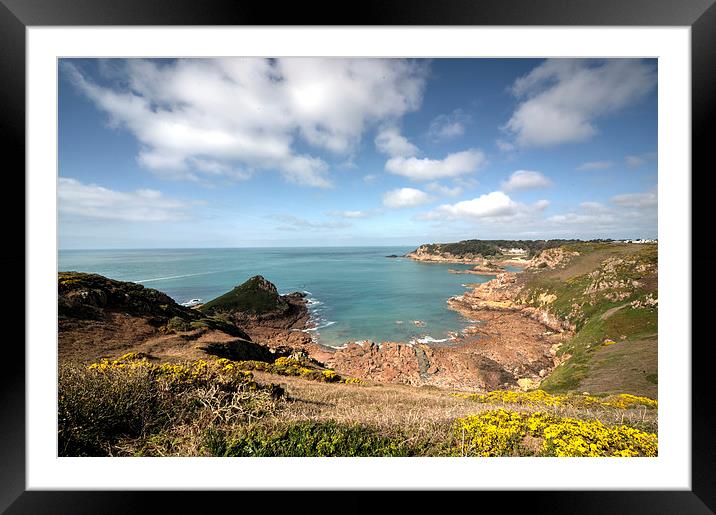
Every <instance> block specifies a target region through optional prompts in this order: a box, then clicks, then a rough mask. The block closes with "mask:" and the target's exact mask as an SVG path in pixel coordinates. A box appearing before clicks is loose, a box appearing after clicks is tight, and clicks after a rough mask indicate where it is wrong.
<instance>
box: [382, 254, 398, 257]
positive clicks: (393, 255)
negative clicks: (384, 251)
mask: <svg viewBox="0 0 716 515" xmlns="http://www.w3.org/2000/svg"><path fill="white" fill-rule="evenodd" d="M385 257H387V258H397V257H400V256H398V255H397V254H391V255H390V256H385Z"/></svg>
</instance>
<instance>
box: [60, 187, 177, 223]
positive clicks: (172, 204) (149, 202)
mask: <svg viewBox="0 0 716 515" xmlns="http://www.w3.org/2000/svg"><path fill="white" fill-rule="evenodd" d="M57 196H58V208H59V211H60V213H61V214H64V215H70V216H73V217H79V218H85V219H95V220H122V221H127V222H165V221H170V220H181V219H184V218H186V217H187V213H186V211H187V207H188V205H187V203H186V202H182V201H179V200H176V199H170V198H167V197H165V196H164V195H163V194H162V193H161V192H159V191H156V190H150V189H140V190H136V191H133V192H128V193H127V192H121V191H115V190H110V189H108V188H104V187H102V186H98V185H96V184H83V183H82V182H80V181H78V180H76V179H70V178H67V177H60V179H59V182H58V191H57Z"/></svg>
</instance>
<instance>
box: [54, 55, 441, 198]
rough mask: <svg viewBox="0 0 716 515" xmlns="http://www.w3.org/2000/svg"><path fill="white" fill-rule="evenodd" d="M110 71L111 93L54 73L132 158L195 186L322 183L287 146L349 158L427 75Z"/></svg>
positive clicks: (200, 64) (322, 62)
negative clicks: (88, 103)
mask: <svg viewBox="0 0 716 515" xmlns="http://www.w3.org/2000/svg"><path fill="white" fill-rule="evenodd" d="M110 68H111V70H112V74H113V75H112V77H111V78H112V79H116V80H115V81H114V86H113V87H107V86H103V85H100V84H98V83H97V82H94V81H93V80H90V79H89V78H87V76H85V75H84V74H83V73H82V72H81V71H80V69H79V68H78V67H76V66H74V65H72V64H67V63H65V65H64V66H63V71H64V72H65V73H66V74H67V76H68V78H70V80H72V82H74V84H75V85H76V86H77V87H78V88H79V90H80V91H82V92H83V93H84V94H85V95H86V96H87V97H88V98H90V99H91V100H92V102H93V103H94V104H95V105H96V106H97V108H98V109H100V110H102V111H104V112H106V113H107V114H108V115H109V120H110V123H111V124H112V125H113V126H116V127H121V128H124V129H126V130H128V131H129V132H131V133H132V134H133V135H134V136H135V137H136V138H137V140H138V141H139V143H140V144H141V145H142V150H141V151H140V153H139V155H138V161H139V162H140V163H141V164H142V165H143V166H145V167H147V168H149V169H151V170H152V171H154V172H155V173H157V174H159V175H161V176H163V177H167V178H172V179H188V180H198V179H199V178H200V177H201V176H204V175H207V174H209V175H212V174H213V175H217V174H218V173H220V172H221V171H222V170H223V169H226V170H236V169H238V170H241V174H246V173H251V172H252V171H253V170H263V169H267V170H278V171H279V172H281V173H282V174H283V176H284V177H285V178H286V179H288V180H290V181H292V182H295V183H297V184H303V185H309V186H316V187H328V186H330V184H331V182H330V179H329V177H328V176H327V170H328V165H327V163H326V162H325V161H324V160H323V159H321V158H319V157H316V156H313V155H310V154H302V153H299V152H298V151H297V150H296V147H297V144H298V143H304V144H306V145H307V146H309V147H311V148H313V149H317V150H328V151H330V152H333V153H336V154H342V155H346V154H349V153H350V152H352V151H353V150H354V148H355V147H356V146H357V145H358V143H359V142H360V140H361V137H362V134H363V132H364V131H365V130H366V128H367V127H368V126H372V125H376V124H379V123H384V122H385V121H387V120H397V119H399V118H400V117H401V116H403V115H404V114H405V113H407V112H410V111H414V110H416V109H417V108H418V107H419V106H420V103H421V102H422V95H423V90H424V86H425V78H426V72H427V69H426V67H425V66H424V65H423V64H420V63H419V62H416V61H408V60H402V59H332V58H327V59H322V58H315V59H314V58H287V59H263V58H218V59H213V58H212V59H179V60H176V61H171V62H169V63H166V62H164V63H160V62H157V61H149V60H143V59H129V60H126V61H121V62H120V64H116V65H114V63H113V66H105V67H104V69H110ZM197 160H198V161H197ZM202 162H208V163H213V164H212V165H210V166H209V168H208V169H207V167H204V168H203V169H202V167H201V166H198V165H197V163H202ZM225 175H227V176H231V174H228V173H227V174H225ZM234 175H235V174H234ZM240 178H243V176H242V177H240Z"/></svg>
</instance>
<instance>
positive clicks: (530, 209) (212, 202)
mask: <svg viewBox="0 0 716 515" xmlns="http://www.w3.org/2000/svg"><path fill="white" fill-rule="evenodd" d="M656 185H657V62H656V60H653V59H652V60H629V59H611V60H568V59H554V60H543V59H433V60H402V59H373V60H365V59H303V58H293V59H270V60H269V59H253V58H252V59H207V60H200V59H185V60H169V59H163V60H143V59H129V60H123V59H63V60H61V61H60V63H59V183H58V199H59V200H58V202H59V221H60V224H59V230H60V248H155V247H244V246H246V247H257V246H344V245H417V244H420V243H427V242H448V241H457V240H461V239H468V238H484V239H490V238H504V239H542V238H584V239H589V238H653V237H656V235H657V216H656V211H657V195H656Z"/></svg>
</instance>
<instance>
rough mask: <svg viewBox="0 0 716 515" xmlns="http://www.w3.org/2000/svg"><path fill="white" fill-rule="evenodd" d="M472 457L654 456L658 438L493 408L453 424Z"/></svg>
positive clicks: (464, 450)
mask: <svg viewBox="0 0 716 515" xmlns="http://www.w3.org/2000/svg"><path fill="white" fill-rule="evenodd" d="M454 431H455V436H456V438H458V440H459V441H460V447H461V453H462V454H463V455H468V456H517V455H525V454H536V455H539V456H622V457H626V456H656V455H657V448H658V440H657V436H656V435H655V434H653V433H647V432H644V431H640V430H638V429H635V428H632V427H628V426H624V425H621V426H613V427H610V426H606V425H604V424H603V423H601V422H599V421H597V420H578V419H574V418H566V417H557V416H553V415H549V414H546V413H540V412H536V413H531V414H528V413H521V412H517V411H506V410H492V411H486V412H484V413H481V414H479V415H472V416H469V417H465V418H459V419H457V420H456V421H455V425H454Z"/></svg>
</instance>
